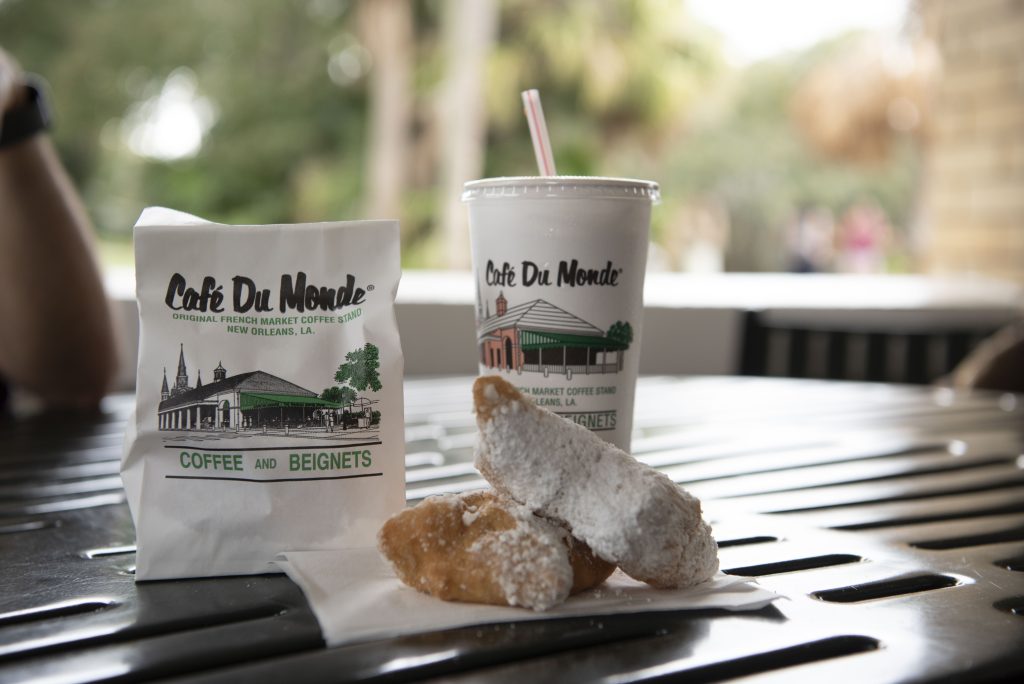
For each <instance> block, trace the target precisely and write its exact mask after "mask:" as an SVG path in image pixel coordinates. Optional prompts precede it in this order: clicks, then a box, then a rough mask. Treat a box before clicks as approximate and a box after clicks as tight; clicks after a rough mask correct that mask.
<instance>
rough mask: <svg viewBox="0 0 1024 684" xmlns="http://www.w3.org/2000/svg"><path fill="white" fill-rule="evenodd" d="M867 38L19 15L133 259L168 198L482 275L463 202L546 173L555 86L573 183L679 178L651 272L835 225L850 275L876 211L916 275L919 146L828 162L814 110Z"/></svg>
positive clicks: (456, 6) (506, 24)
mask: <svg viewBox="0 0 1024 684" xmlns="http://www.w3.org/2000/svg"><path fill="white" fill-rule="evenodd" d="M469 7H471V8H472V12H470V11H468V9H467V8H469ZM471 34H472V35H473V36H474V37H475V38H476V44H475V47H474V44H473V43H472V41H467V40H466V39H465V37H466V36H467V35H471ZM861 42H862V37H861V36H858V35H849V36H844V37H841V38H839V39H834V40H831V41H830V42H828V43H823V44H820V45H818V46H816V47H814V48H812V49H810V50H807V51H804V52H802V53H798V54H790V55H786V56H784V57H779V58H773V59H771V60H767V61H761V62H758V63H754V64H751V65H748V66H743V67H738V66H733V65H730V63H729V62H728V61H727V60H726V59H725V57H724V55H723V49H722V45H721V40H720V37H719V36H718V35H717V34H716V33H715V32H714V31H712V30H711V29H709V28H707V27H705V26H702V25H701V24H699V23H698V22H696V21H694V20H693V19H692V18H691V17H690V15H689V14H688V13H687V10H686V5H685V3H682V2H678V1H671V0H601V1H600V2H597V1H595V2H572V1H569V0H504V1H501V2H499V1H498V0H476V1H475V2H474V0H462V1H460V0H415V1H413V0H409V1H406V0H370V1H364V2H358V1H356V2H346V1H345V0H218V1H217V2H209V1H204V0H177V1H174V2H169V1H167V0H0V46H3V47H4V48H5V49H6V50H8V51H9V52H11V53H12V54H13V55H15V56H16V57H17V59H18V60H19V61H20V62H21V63H22V65H23V66H24V67H25V68H26V69H27V70H30V71H33V72H36V73H39V74H42V75H43V76H44V77H45V78H46V79H47V80H48V82H49V84H50V86H51V89H52V101H53V104H54V110H55V114H56V120H57V121H56V123H57V127H56V130H55V134H54V135H55V139H56V142H57V145H58V147H59V150H60V152H61V154H62V156H63V158H64V159H65V162H66V164H67V165H68V168H69V170H70V171H71V173H72V175H73V177H74V179H75V180H76V182H77V183H78V185H79V187H80V188H81V189H82V192H83V195H84V197H85V199H86V202H87V205H88V208H89V211H90V213H91V215H92V217H93V219H94V221H95V223H96V226H97V229H98V231H99V232H100V234H101V236H102V238H103V240H104V241H105V243H106V245H107V247H106V249H105V254H106V256H107V257H108V258H112V259H114V260H116V259H117V258H119V257H118V256H117V255H118V254H121V257H120V258H122V259H124V258H130V249H129V248H128V247H127V245H128V244H129V243H130V231H131V226H132V224H133V223H134V221H135V219H136V217H137V216H138V214H139V212H140V211H141V209H142V208H143V207H144V206H147V205H165V206H169V207H173V208H176V209H180V210H183V211H187V212H190V213H194V214H197V215H200V216H203V217H205V218H209V219H211V220H215V221H221V222H227V223H276V222H292V221H313V220H334V219H347V218H359V217H373V216H383V215H387V216H395V215H398V216H399V217H400V218H401V219H402V231H403V261H404V262H405V265H406V266H413V267H429V268H444V267H465V266H466V265H467V264H468V261H467V259H468V257H467V256H466V254H467V251H466V245H465V242H464V241H463V240H460V239H459V238H458V236H459V234H460V232H464V230H465V228H464V223H463V221H464V219H462V218H460V216H459V212H460V211H461V208H459V207H457V206H456V207H455V208H454V209H452V208H451V207H452V204H453V202H454V203H457V199H458V198H457V194H458V193H457V188H458V187H459V186H460V185H461V183H462V182H463V181H465V180H470V179H472V178H474V177H481V176H499V175H530V174H533V173H536V171H535V164H534V160H533V153H532V148H531V145H530V141H529V132H528V130H527V126H526V123H525V120H524V118H523V116H522V111H521V104H520V99H519V92H520V91H521V90H523V89H525V88H529V87H535V88H538V89H539V90H540V91H541V93H542V96H543V100H544V107H545V112H546V114H547V117H548V123H549V129H550V131H551V136H552V140H553V145H554V151H555V157H556V160H557V162H558V168H559V172H560V173H563V174H582V175H612V176H629V177H639V178H650V179H654V180H657V181H659V182H660V183H661V184H662V190H663V195H664V202H663V205H662V206H661V207H660V208H659V209H658V210H657V211H656V212H655V219H654V237H655V241H656V245H657V246H656V247H655V250H654V252H653V253H652V260H651V261H652V266H653V267H656V268H665V269H677V270H721V269H726V270H732V271H772V270H787V269H788V268H792V267H793V264H794V256H795V252H797V251H799V250H798V249H797V248H796V247H794V237H793V235H794V230H795V227H796V228H798V227H799V226H800V224H801V221H802V220H803V219H802V217H806V216H808V215H813V216H815V217H817V218H816V220H817V221H818V223H819V224H820V225H819V227H821V228H822V231H823V232H822V234H823V235H824V236H825V237H824V238H822V239H823V240H825V241H826V242H829V244H828V245H826V246H825V248H824V251H825V252H828V253H829V254H826V255H825V256H822V257H821V259H820V260H819V261H818V262H815V263H813V264H807V263H804V264H803V266H805V267H807V268H803V267H801V270H831V269H834V268H839V266H838V265H837V264H838V262H836V261H835V260H833V259H832V258H831V251H832V250H833V248H836V242H837V240H839V238H838V237H836V235H837V233H836V232H835V231H834V229H833V228H834V227H833V224H835V225H839V224H841V223H842V217H843V216H844V214H845V213H846V212H848V211H849V210H850V208H851V207H856V206H870V207H872V208H873V210H874V211H875V214H872V215H878V216H880V217H881V218H880V219H879V221H881V222H883V223H885V225H886V229H887V230H889V231H890V232H891V234H888V235H887V237H886V242H885V255H884V257H885V259H884V262H883V264H882V266H881V267H880V268H882V269H888V270H904V269H909V268H913V261H912V258H913V249H912V247H913V244H912V241H911V240H910V239H909V236H910V235H911V231H910V229H909V228H910V226H912V224H913V217H914V210H915V202H916V185H917V177H918V167H919V163H918V144H917V141H916V140H915V138H913V137H912V136H910V135H905V133H907V130H903V131H899V130H896V131H881V132H878V135H883V136H885V137H886V139H887V144H885V145H881V146H880V145H875V146H874V147H873V148H872V149H874V150H876V151H877V153H876V154H872V155H845V157H844V155H842V154H840V155H838V156H837V155H835V154H833V155H832V156H827V155H828V153H829V150H828V149H825V148H824V147H823V146H821V145H815V141H814V140H813V139H809V138H808V136H807V135H806V134H805V133H806V131H804V133H802V132H801V126H800V125H799V122H800V116H799V114H800V113H799V112H797V114H794V108H795V107H796V108H799V107H800V106H801V105H800V102H801V99H800V98H799V97H798V95H799V93H800V91H801V88H804V87H805V86H806V84H807V79H808V75H809V74H812V73H813V72H815V70H819V69H820V68H822V66H823V65H828V64H829V63H830V62H832V61H834V60H835V59H837V56H840V55H845V54H848V53H849V52H850V50H851V49H852V47H853V46H856V45H859V44H861ZM481 54H482V55H483V59H482V60H480V59H479V55H481ZM475 61H480V62H481V63H480V64H479V65H475V64H474V62H475ZM474 66H478V67H479V69H480V71H479V74H480V76H479V78H475V79H473V78H471V79H470V80H469V81H466V79H465V78H462V80H460V74H465V73H470V74H472V73H473V72H472V71H471V68H472V67H474ZM467 69H470V70H469V71H467ZM854 73H855V74H859V72H856V70H855V71H854ZM854 78H860V76H859V75H855V76H854ZM819 80H822V79H819ZM824 80H825V81H826V82H828V80H829V79H828V78H825V79H824ZM389 93H390V95H389ZM839 93H840V94H839V96H838V99H843V95H842V93H843V90H842V88H840V89H839ZM830 97H831V99H833V100H834V99H836V97H837V96H835V95H834V94H832V95H830ZM389 98H390V99H389ZM802 102H803V103H804V104H803V108H804V110H805V111H804V112H803V115H804V116H806V115H807V111H806V110H807V109H808V107H810V110H811V113H810V116H811V117H812V119H813V117H814V116H816V114H815V112H816V111H817V108H818V107H819V105H817V104H814V100H813V98H807V97H804V98H803V100H802ZM807 102H811V103H812V104H810V105H808V104H806V103H807ZM794 103H796V104H794ZM840 104H845V103H840ZM826 109H827V108H826ZM453 111H454V112H459V113H460V114H464V115H465V116H468V117H469V118H468V119H458V118H453V117H454V114H453ZM451 121H456V122H457V125H455V126H451V125H447V123H449V122H451ZM463 121H468V122H469V123H471V124H473V125H464V124H463V123H461V122H463ZM452 128H454V129H455V130H451V129H452ZM906 128H907V127H904V129H906ZM374 131H378V132H380V131H382V132H383V135H377V136H376V137H375V136H374ZM890 133H892V136H891V137H892V141H888V138H889V137H890ZM849 135H851V136H852V140H853V145H852V146H853V147H854V148H856V147H857V145H859V144H860V140H861V139H862V137H863V139H864V140H866V139H867V137H868V136H867V135H863V134H862V133H860V132H857V131H852V132H851V133H850V134H849ZM396 139H397V145H396ZM389 140H390V144H391V146H390V147H388V141H389ZM890 142H891V144H889V143H890ZM450 157H454V158H455V159H456V161H458V159H463V160H464V163H461V164H455V165H454V166H451V165H450V163H449V162H450V161H451V160H450ZM374 164H376V166H374ZM446 165H448V166H446ZM446 169H447V171H446ZM460 174H462V175H461V177H460ZM382 186H386V187H382ZM446 207H447V209H446ZM808 212H811V213H810V214H809V213H808ZM461 213H464V212H461ZM442 224H444V225H442ZM822 226H823V227H822ZM453 236H454V237H453ZM118 245H120V246H121V247H120V250H119V248H118ZM805 261H806V260H805Z"/></svg>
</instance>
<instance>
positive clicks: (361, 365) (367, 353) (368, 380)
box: [320, 343, 382, 404]
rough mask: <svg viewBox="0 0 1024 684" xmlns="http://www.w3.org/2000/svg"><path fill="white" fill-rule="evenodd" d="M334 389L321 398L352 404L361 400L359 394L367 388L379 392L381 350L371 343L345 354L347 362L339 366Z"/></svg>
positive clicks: (328, 389)
mask: <svg viewBox="0 0 1024 684" xmlns="http://www.w3.org/2000/svg"><path fill="white" fill-rule="evenodd" d="M334 381H335V382H336V383H338V384H337V385H335V386H334V387H328V388H327V389H325V390H324V391H323V392H321V393H320V398H321V399H325V400H326V401H333V402H334V403H336V404H351V403H353V402H354V401H355V400H356V399H358V398H359V395H358V393H357V390H358V391H359V392H365V391H366V389H367V388H370V389H372V390H373V391H374V392H377V391H379V390H380V388H381V386H382V385H381V384H380V350H378V349H377V347H376V346H375V345H372V344H370V343H367V344H365V345H364V346H363V347H362V348H361V349H354V350H352V351H350V352H349V353H348V354H345V362H344V363H343V364H341V365H340V366H338V370H337V371H336V372H335V373H334Z"/></svg>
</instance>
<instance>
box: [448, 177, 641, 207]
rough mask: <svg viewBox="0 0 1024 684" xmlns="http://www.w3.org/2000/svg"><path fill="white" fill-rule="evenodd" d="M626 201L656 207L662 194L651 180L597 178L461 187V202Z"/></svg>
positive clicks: (490, 181) (539, 179) (506, 181)
mask: <svg viewBox="0 0 1024 684" xmlns="http://www.w3.org/2000/svg"><path fill="white" fill-rule="evenodd" d="M523 198H529V199H543V198H552V199H570V198H571V199H579V198H589V199H597V198H600V199H627V200H645V201H648V202H653V203H655V204H657V203H658V202H660V201H661V192H660V190H659V189H658V184H657V183H655V182H654V181H646V180H634V179H630V178H602V177H600V176H509V177H505V178H483V179H481V180H475V181H470V182H468V183H466V184H465V186H463V191H462V201H463V202H472V201H474V200H484V199H486V200H495V199H523Z"/></svg>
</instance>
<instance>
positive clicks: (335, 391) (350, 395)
mask: <svg viewBox="0 0 1024 684" xmlns="http://www.w3.org/2000/svg"><path fill="white" fill-rule="evenodd" d="M357 396H358V395H357V394H356V391H355V390H354V389H352V388H351V387H338V386H337V385H335V386H334V387H328V388H327V389H325V390H324V391H323V392H321V393H320V398H321V399H324V400H326V401H333V402H334V403H335V404H351V403H352V402H354V401H355V400H356V397H357Z"/></svg>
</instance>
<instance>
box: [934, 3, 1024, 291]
mask: <svg viewBox="0 0 1024 684" xmlns="http://www.w3.org/2000/svg"><path fill="white" fill-rule="evenodd" d="M918 10H919V12H920V17H921V20H922V24H923V28H924V31H925V33H926V34H927V36H928V37H929V38H930V39H931V40H932V41H934V43H935V45H936V46H937V48H938V51H939V54H940V56H941V58H942V75H941V77H940V79H939V80H938V83H937V90H936V92H935V97H934V100H933V103H932V108H931V112H930V116H931V121H930V126H929V128H930V138H929V141H928V145H927V158H926V166H925V169H926V171H925V173H926V175H925V196H924V212H925V215H924V219H925V222H924V225H925V226H926V230H927V232H926V234H925V235H924V238H925V240H926V241H927V245H926V249H925V250H924V254H925V255H926V257H927V264H926V266H927V268H928V270H930V271H932V272H937V273H964V272H976V273H980V274H984V275H988V276H994V277H1002V278H1007V279H1012V280H1015V281H1017V282H1024V2H1020V1H1019V0H970V1H962V0H919V3H918Z"/></svg>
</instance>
